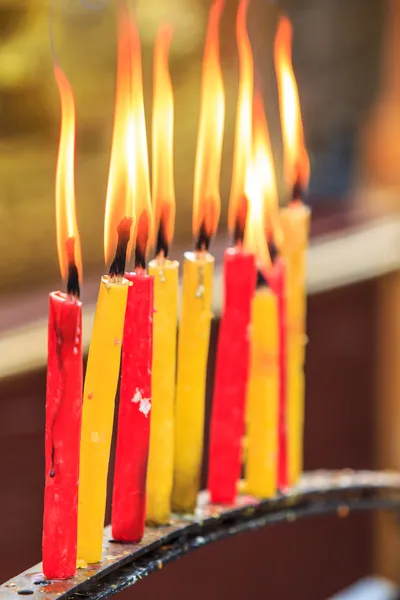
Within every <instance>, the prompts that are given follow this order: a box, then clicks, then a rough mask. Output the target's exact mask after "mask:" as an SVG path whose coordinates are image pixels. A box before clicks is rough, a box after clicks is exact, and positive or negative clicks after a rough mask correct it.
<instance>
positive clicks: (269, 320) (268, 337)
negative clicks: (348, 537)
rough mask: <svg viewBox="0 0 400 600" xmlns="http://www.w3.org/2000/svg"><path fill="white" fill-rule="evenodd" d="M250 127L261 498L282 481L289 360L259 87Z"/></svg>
mask: <svg viewBox="0 0 400 600" xmlns="http://www.w3.org/2000/svg"><path fill="white" fill-rule="evenodd" d="M252 128H253V140H252V154H251V156H250V157H249V162H248V166H247V171H246V188H245V191H246V197H247V198H248V206H249V210H248V216H247V219H246V228H245V239H244V244H245V247H246V248H247V249H248V251H249V252H252V253H253V254H254V255H255V256H256V259H257V266H258V269H259V276H258V281H257V290H256V293H255V296H254V298H253V301H252V306H251V327H250V342H251V360H250V374H249V382H248V387H247V407H246V417H247V456H246V492H247V493H251V494H254V495H255V496H258V497H261V498H263V497H268V496H272V495H274V494H275V493H276V490H277V486H278V483H279V468H278V464H279V462H280V461H279V455H280V446H281V438H282V437H283V435H284V433H285V427H284V418H285V404H284V401H285V395H284V394H285V389H284V385H283V386H282V383H283V384H284V382H285V380H284V374H285V371H284V367H285V364H286V363H285V360H284V358H285V354H284V348H283V347H282V344H284V334H285V322H284V316H285V313H284V308H285V304H284V294H283V288H282V283H283V279H282V277H283V275H284V271H283V263H282V260H281V259H277V257H276V252H275V247H274V246H273V245H272V244H270V246H269V248H268V247H267V239H268V238H269V237H270V236H271V234H273V235H274V236H275V237H276V238H279V235H280V231H279V228H278V223H277V212H278V209H277V206H278V196H277V189H276V182H275V172H274V165H273V159H272V152H271V144H270V140H269V133H268V127H267V122H266V118H265V112H264V106H263V101H262V96H261V94H260V92H259V90H256V93H255V97H254V106H253V122H252ZM266 232H267V235H266ZM283 440H285V438H284V437H283ZM283 448H284V449H285V445H284V444H283ZM278 461H279V462H278ZM283 464H285V463H283Z"/></svg>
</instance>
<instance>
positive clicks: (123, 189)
mask: <svg viewBox="0 0 400 600" xmlns="http://www.w3.org/2000/svg"><path fill="white" fill-rule="evenodd" d="M124 219H132V222H133V223H134V224H135V225H136V229H135V230H134V231H135V233H134V235H133V236H132V237H131V239H130V242H129V244H128V248H127V260H128V259H129V256H130V253H131V250H132V246H133V240H132V238H133V239H135V236H136V245H137V248H136V250H137V252H140V253H142V254H143V255H144V254H145V252H146V247H147V240H148V236H149V234H150V232H151V227H152V214H151V205H150V185H149V166H148V155H147V138H146V124H145V117H144V106H143V90H142V67H141V51H140V40H139V34H138V31H137V28H136V23H135V21H134V19H133V17H132V15H130V14H128V11H127V9H126V8H124V6H123V4H121V9H120V14H119V22H118V66H117V92H116V101H115V115H114V132H113V140H112V149H111V160H110V172H109V179H108V187H107V199H106V213H105V228H104V251H105V259H106V263H108V262H110V260H111V259H112V257H113V255H114V253H115V250H116V248H117V242H118V228H119V226H120V224H121V223H123V222H124Z"/></svg>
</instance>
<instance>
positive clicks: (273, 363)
mask: <svg viewBox="0 0 400 600" xmlns="http://www.w3.org/2000/svg"><path fill="white" fill-rule="evenodd" d="M260 279H261V283H260V284H259V287H258V289H257V291H256V294H255V296H254V299H253V302H252V307H251V334H250V335H251V362H250V376H249V385H248V390H247V403H248V407H247V411H248V429H247V460H246V492H247V493H248V494H252V495H253V496H256V497H258V498H270V497H273V496H274V495H275V494H276V490H277V457H278V452H277V450H278V415H279V358H278V354H279V350H278V348H279V336H278V307H277V299H276V295H275V294H274V293H273V292H272V291H271V289H270V287H269V286H268V285H266V284H265V280H264V281H262V278H260Z"/></svg>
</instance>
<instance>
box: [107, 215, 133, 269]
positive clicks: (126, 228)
mask: <svg viewBox="0 0 400 600" xmlns="http://www.w3.org/2000/svg"><path fill="white" fill-rule="evenodd" d="M131 227H132V218H131V217H124V218H123V219H122V221H121V223H120V224H119V225H118V229H117V232H118V242H117V249H116V251H115V257H114V260H113V261H112V263H111V266H110V270H109V275H110V277H111V278H112V279H116V280H119V279H121V278H122V277H123V276H124V273H125V264H126V252H127V249H128V244H129V239H130V235H131Z"/></svg>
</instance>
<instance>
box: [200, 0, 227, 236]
mask: <svg viewBox="0 0 400 600" xmlns="http://www.w3.org/2000/svg"><path fill="white" fill-rule="evenodd" d="M223 7H224V0H215V1H214V3H213V5H212V7H211V10H210V17H209V22H208V28H207V38H206V45H205V49H204V57H203V73H202V90H201V109H200V123H199V133H198V138H197V152H196V165H195V174H194V201H193V234H194V236H195V237H196V238H198V237H199V235H200V236H201V235H202V234H204V236H205V237H206V238H207V239H209V238H210V237H212V236H213V235H214V234H215V232H216V230H217V226H218V220H219V215H220V211H221V199H220V194H219V177H220V171H221V155H222V139H223V133H224V119H225V92H224V86H223V80H222V72H221V64H220V53H219V40H218V30H219V22H220V18H221V14H222V10H223Z"/></svg>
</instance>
